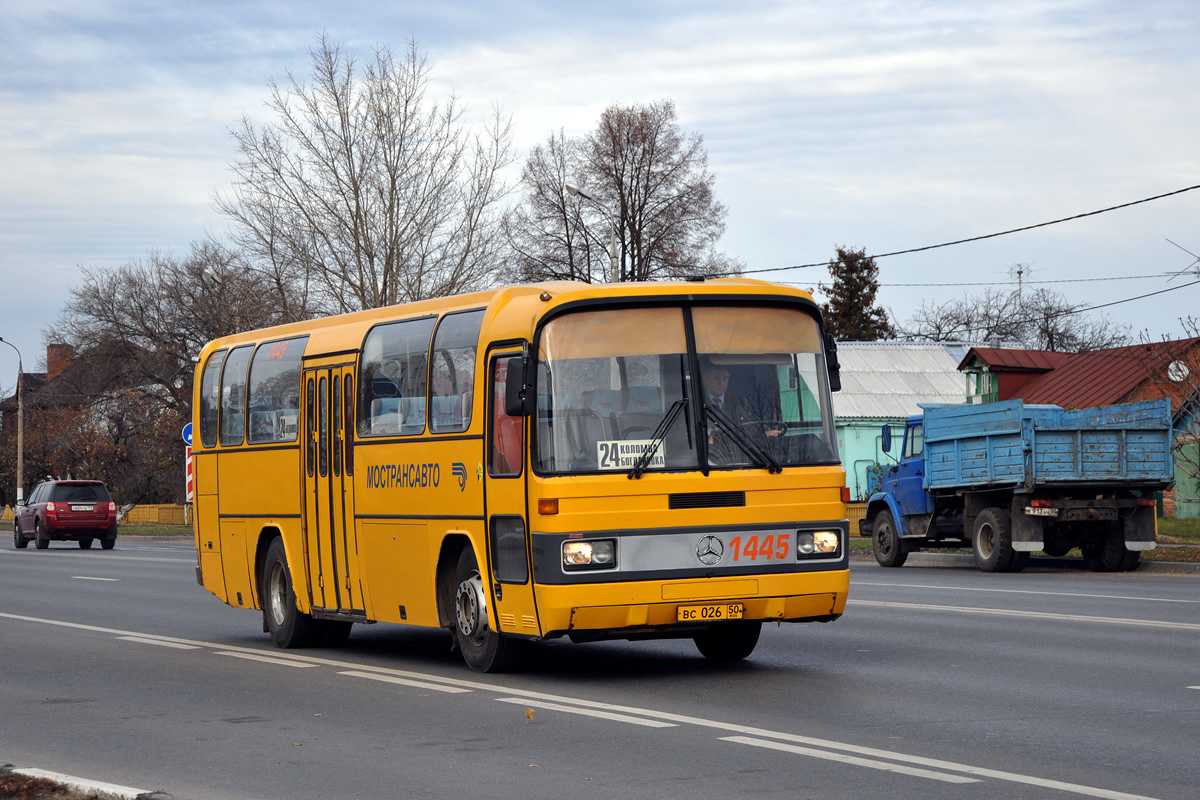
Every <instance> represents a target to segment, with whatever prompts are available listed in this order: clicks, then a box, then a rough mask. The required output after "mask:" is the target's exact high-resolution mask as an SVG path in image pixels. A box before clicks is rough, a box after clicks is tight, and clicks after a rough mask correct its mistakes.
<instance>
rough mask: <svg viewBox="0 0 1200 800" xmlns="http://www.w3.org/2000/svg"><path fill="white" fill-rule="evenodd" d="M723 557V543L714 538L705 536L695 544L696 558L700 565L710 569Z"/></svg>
mask: <svg viewBox="0 0 1200 800" xmlns="http://www.w3.org/2000/svg"><path fill="white" fill-rule="evenodd" d="M724 555H725V543H724V542H722V541H721V540H720V539H718V538H717V537H715V536H705V537H704V538H703V539H701V540H700V541H699V542H696V558H698V559H700V563H701V564H704V565H706V566H709V567H711V566H712V565H713V564H716V563H717V562H718V561H720V560H721V557H722V556H724Z"/></svg>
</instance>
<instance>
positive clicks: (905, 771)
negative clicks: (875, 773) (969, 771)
mask: <svg viewBox="0 0 1200 800" xmlns="http://www.w3.org/2000/svg"><path fill="white" fill-rule="evenodd" d="M721 741H723V742H737V743H738V744H748V745H752V746H754V747H765V748H767V749H768V750H782V751H783V752H785V753H796V754H797V755H802V756H812V757H813V758H823V759H825V760H827V761H840V762H841V763H843V764H853V765H854V766H856V767H869V768H870V769H882V770H886V771H887V772H899V773H900V774H902V775H915V776H916V777H918V778H929V779H930V780H935V781H945V782H946V783H980V780H979V778H968V777H966V776H964V775H950V774H947V773H945V772H934V771H933V770H928V769H919V768H917V767H906V766H904V765H903V764H889V763H887V762H886V761H871V760H870V759H866V758H859V757H858V756H848V755H844V754H842V753H831V752H829V751H828V750H814V749H813V748H811V747H800V746H798V745H794V744H784V743H783V742H769V741H767V740H766V739H752V738H750V737H749V736H722V737H721Z"/></svg>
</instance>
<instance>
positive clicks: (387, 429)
mask: <svg viewBox="0 0 1200 800" xmlns="http://www.w3.org/2000/svg"><path fill="white" fill-rule="evenodd" d="M838 382H839V379H838V373H837V358H836V350H835V349H834V345H833V340H832V338H831V337H829V336H828V335H826V334H825V333H824V330H823V327H822V322H821V317H820V313H819V311H818V309H817V306H816V305H815V304H814V303H813V301H812V298H811V297H810V296H809V295H808V294H807V293H804V292H800V291H797V290H794V289H791V288H788V287H784V286H780V285H776V284H770V283H765V282H762V281H755V280H747V279H717V280H707V281H681V282H675V283H624V284H616V285H609V286H593V285H589V284H582V283H571V282H560V283H544V284H536V285H526V286H513V287H505V288H500V289H496V290H493V291H487V292H481V293H477V294H469V295H463V296H459V297H452V298H444V299H438V300H429V301H423V302H417V303H412V304H408V305H399V306H391V307H387V308H380V309H374V310H369V311H362V312H358V313H353V314H347V315H343V316H336V317H328V318H324V319H318V320H312V321H308V322H300V323H294V324H290V325H283V326H279V327H275V328H270V329H266V330H259V331H251V332H246V333H241V334H237V335H234V336H228V337H225V338H222V339H219V340H217V341H214V342H211V343H209V344H208V345H207V346H206V347H205V348H204V350H203V351H202V352H201V353H200V355H199V359H198V364H197V374H196V381H195V390H194V391H195V395H194V417H195V419H194V430H195V431H197V432H198V434H199V437H198V441H196V440H194V441H193V458H194V471H195V481H196V484H195V485H196V494H195V517H194V519H195V534H196V547H197V552H198V558H197V570H196V575H197V580H198V581H199V582H200V584H201V585H202V586H203V587H204V588H205V589H207V590H208V591H209V592H211V593H212V594H213V595H215V596H216V597H218V598H219V599H221V600H222V601H224V602H226V603H228V604H229V605H231V606H234V607H238V608H247V609H261V611H262V614H263V630H264V632H269V633H270V635H271V638H272V639H273V640H274V642H275V644H277V645H278V646H280V647H285V648H290V647H303V646H312V645H316V646H336V645H339V644H342V643H344V642H345V640H346V637H347V636H348V635H349V633H350V629H351V626H352V624H353V623H355V622H358V623H371V622H388V623H397V624H401V625H418V626H425V627H440V628H446V629H448V630H450V631H451V632H452V634H453V635H452V638H451V646H452V647H453V648H457V649H458V650H459V651H460V652H461V654H462V656H463V658H464V659H465V661H466V662H467V664H468V666H469V667H470V668H471V669H473V670H477V671H499V670H503V669H508V668H511V667H512V666H513V665H514V664H515V663H516V660H517V657H518V655H519V653H520V652H521V651H522V650H528V649H529V648H528V647H526V643H527V642H531V641H538V640H543V639H550V638H556V637H562V636H567V637H570V638H571V639H572V640H574V641H577V642H586V641H597V640H603V639H648V638H667V637H679V638H691V639H693V640H694V641H695V644H696V646H697V648H698V649H699V651H700V652H701V653H702V654H703V655H704V656H706V657H707V658H710V659H717V660H733V659H741V658H745V657H747V656H748V655H750V653H751V652H752V651H753V649H754V647H755V645H756V644H757V642H758V638H759V631H760V628H761V626H762V623H763V621H765V620H776V621H783V622H813V621H820V622H828V621H831V620H835V619H837V618H838V617H839V616H841V614H842V612H843V610H844V608H845V604H846V591H847V588H848V586H849V570H848V560H847V543H846V537H847V533H848V525H847V522H846V501H847V500H848V497H847V490H846V479H845V472H844V470H843V468H842V466H841V465H840V463H839V460H838V454H837V442H836V438H835V435H834V425H833V414H832V408H831V403H830V391H831V390H836V389H837V388H838Z"/></svg>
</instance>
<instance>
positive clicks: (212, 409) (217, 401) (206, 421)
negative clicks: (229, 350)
mask: <svg viewBox="0 0 1200 800" xmlns="http://www.w3.org/2000/svg"><path fill="white" fill-rule="evenodd" d="M224 363H225V351H224V350H218V351H217V352H215V353H213V354H212V355H211V356H209V357H208V363H207V364H205V365H204V373H203V375H201V377H200V443H201V444H202V445H204V446H205V447H216V446H217V409H218V408H219V407H220V405H221V391H220V388H219V385H218V379H219V378H220V376H221V365H222V364H224Z"/></svg>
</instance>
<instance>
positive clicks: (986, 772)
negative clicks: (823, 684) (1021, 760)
mask: <svg viewBox="0 0 1200 800" xmlns="http://www.w3.org/2000/svg"><path fill="white" fill-rule="evenodd" d="M758 735H759V736H764V737H768V738H774V739H781V740H783V741H787V742H804V743H805V744H814V745H817V746H819V747H828V748H830V749H835V750H845V751H847V752H851V753H859V754H862V755H869V756H875V757H876V758H888V759H891V760H893V761H903V762H907V763H909V764H920V765H921V766H923V767H933V768H935V769H944V770H947V771H949V772H962V773H966V774H967V775H978V776H979V777H981V778H995V779H997V780H1002V781H1009V782H1011V783H1023V784H1026V785H1028V786H1040V787H1042V788H1045V789H1058V790H1060V791H1063V792H1071V793H1073V794H1082V795H1086V796H1088V797H1101V798H1104V799H1105V800H1157V799H1156V798H1153V797H1147V796H1145V795H1140V794H1127V793H1125V792H1118V791H1114V790H1112V789H1101V788H1098V787H1095V786H1084V785H1082V784H1078V783H1067V782H1065V781H1055V780H1048V779H1046V778H1037V777H1034V776H1032V775H1021V774H1020V773H1017V772H1004V771H1003V770H996V769H987V768H985V767H973V766H971V765H970V764H958V763H955V762H953V761H942V760H941V759H937V758H925V757H924V756H912V755H906V754H904V753H896V752H892V751H889V750H877V749H875V748H873V747H861V746H858V745H850V744H842V743H840V742H829V741H826V740H824V739H813V738H811V737H808V736H796V735H794V734H786V733H772V732H771V731H759V732H758Z"/></svg>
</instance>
